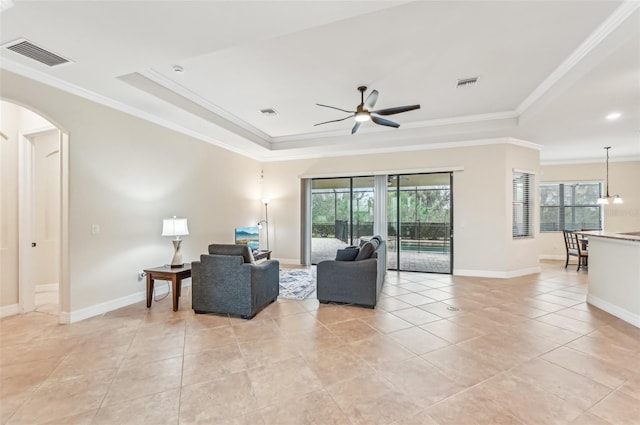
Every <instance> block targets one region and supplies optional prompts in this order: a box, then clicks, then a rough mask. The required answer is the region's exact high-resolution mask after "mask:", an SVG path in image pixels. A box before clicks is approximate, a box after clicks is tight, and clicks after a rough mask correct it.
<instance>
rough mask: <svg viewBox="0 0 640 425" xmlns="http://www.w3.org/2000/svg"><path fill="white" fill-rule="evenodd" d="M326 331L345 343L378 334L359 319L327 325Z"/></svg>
mask: <svg viewBox="0 0 640 425" xmlns="http://www.w3.org/2000/svg"><path fill="white" fill-rule="evenodd" d="M327 329H329V330H330V331H331V332H333V333H334V334H335V335H336V336H338V337H340V338H342V339H343V340H345V341H359V340H361V339H365V338H369V337H371V336H374V335H378V334H379V332H378V331H377V330H375V329H374V328H372V327H371V326H369V325H367V324H366V323H365V322H363V321H362V320H359V319H355V320H348V321H346V322H338V323H334V324H332V325H327Z"/></svg>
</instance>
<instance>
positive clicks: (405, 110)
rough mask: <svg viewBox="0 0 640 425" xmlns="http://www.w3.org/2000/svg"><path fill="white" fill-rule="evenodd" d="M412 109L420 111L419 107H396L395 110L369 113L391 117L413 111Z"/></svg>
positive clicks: (379, 110)
mask: <svg viewBox="0 0 640 425" xmlns="http://www.w3.org/2000/svg"><path fill="white" fill-rule="evenodd" d="M414 109H420V105H409V106H396V107H395V108H386V109H378V110H377V111H371V113H372V114H378V115H393V114H399V113H401V112H408V111H413V110H414Z"/></svg>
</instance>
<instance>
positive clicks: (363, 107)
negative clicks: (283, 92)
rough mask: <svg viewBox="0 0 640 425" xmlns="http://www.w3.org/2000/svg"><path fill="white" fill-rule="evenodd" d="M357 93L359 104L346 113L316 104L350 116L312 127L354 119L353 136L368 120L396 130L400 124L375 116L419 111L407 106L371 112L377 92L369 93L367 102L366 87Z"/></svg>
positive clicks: (412, 106) (415, 106)
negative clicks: (365, 96) (353, 109)
mask: <svg viewBox="0 0 640 425" xmlns="http://www.w3.org/2000/svg"><path fill="white" fill-rule="evenodd" d="M358 91H359V92H360V104H359V105H358V107H357V108H356V110H355V111H347V110H346V109H342V108H336V107H335V106H329V105H322V104H320V103H316V105H318V106H322V107H325V108H331V109H337V110H338V111H342V112H347V113H349V114H352V115H349V116H348V117H344V118H340V119H339V120H331V121H325V122H319V123H318V124H314V126H316V125H322V124H329V123H330V122H338V121H344V120H346V119H349V118H351V117H354V118H355V120H356V123H355V125H354V126H353V128H352V129H351V134H355V132H356V131H358V128H360V124H362V123H363V122H367V121H369V120H371V121H373V122H374V123H376V124H379V125H386V126H387V127H393V128H398V127H400V124H398V123H395V122H393V121H390V120H388V119H385V118H381V117H377V116H376V115H393V114H399V113H401V112H407V111H413V110H414V109H420V105H409V106H396V107H395V108H385V109H377V110H375V111H372V110H371V109H372V108H373V107H374V106H375V104H376V101H377V100H378V91H377V90H373V91H372V92H371V93H369V96H367V100H364V92H365V91H367V86H360V87H358ZM373 114H376V115H373Z"/></svg>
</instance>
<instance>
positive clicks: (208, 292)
mask: <svg viewBox="0 0 640 425" xmlns="http://www.w3.org/2000/svg"><path fill="white" fill-rule="evenodd" d="M279 280H280V263H279V262H278V261H277V260H267V261H263V262H262V263H260V264H256V263H255V261H254V260H253V255H252V253H251V250H250V249H249V247H248V246H246V245H225V244H211V245H209V253H208V254H203V255H201V256H200V261H194V262H192V263H191V286H192V289H191V290H192V308H193V310H194V311H195V312H196V313H219V314H230V315H235V316H240V317H242V318H245V319H251V318H253V317H254V316H255V315H256V313H258V312H259V311H260V310H262V309H263V308H264V307H265V306H267V305H268V304H270V303H272V302H274V301H275V300H276V298H278V294H279V292H280V282H279Z"/></svg>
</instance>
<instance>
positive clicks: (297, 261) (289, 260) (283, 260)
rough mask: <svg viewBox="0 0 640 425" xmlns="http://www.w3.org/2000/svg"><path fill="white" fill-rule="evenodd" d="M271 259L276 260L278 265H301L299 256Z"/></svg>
mask: <svg viewBox="0 0 640 425" xmlns="http://www.w3.org/2000/svg"><path fill="white" fill-rule="evenodd" d="M272 260H278V261H279V262H280V265H281V266H282V265H287V264H288V265H290V266H299V265H301V262H300V259H299V258H272Z"/></svg>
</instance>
